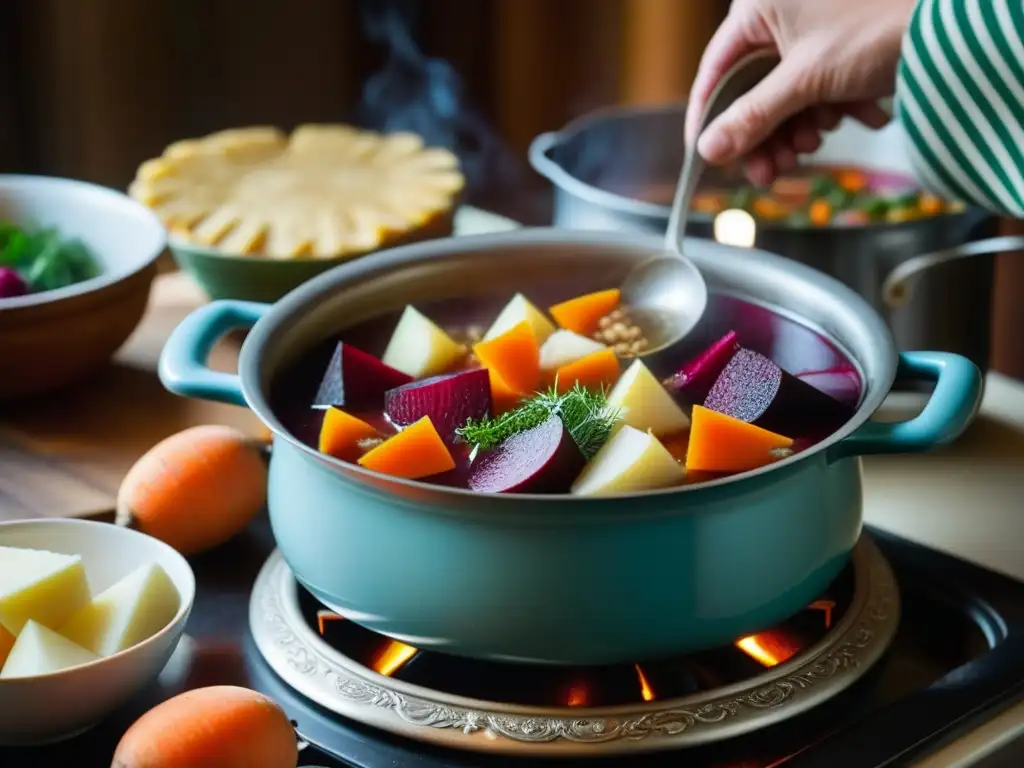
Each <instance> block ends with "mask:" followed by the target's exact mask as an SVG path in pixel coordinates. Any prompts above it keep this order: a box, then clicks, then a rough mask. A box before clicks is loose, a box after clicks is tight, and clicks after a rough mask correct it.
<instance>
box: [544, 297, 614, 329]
mask: <svg viewBox="0 0 1024 768" xmlns="http://www.w3.org/2000/svg"><path fill="white" fill-rule="evenodd" d="M621 298H622V297H621V296H620V295H619V289H618V288H612V289H610V290H607V291H598V292H597V293H588V294H586V295H585V296H577V297H576V298H575V299H569V300H568V301H563V302H562V303H561V304H555V306H553V307H549V308H548V312H549V313H550V314H551V316H552V317H553V318H555V322H556V323H558V324H559V325H560V326H561V327H562V328H564V329H565V330H567V331H572V332H573V333H578V334H580V336H591V335H592V334H593V333H594V331H596V330H597V324H598V322H599V321H600V320H601V318H602V317H604V316H605V315H607V314H608V313H609V312H611V311H612V310H614V309H615V308H616V307H617V306H619V301H620V300H621Z"/></svg>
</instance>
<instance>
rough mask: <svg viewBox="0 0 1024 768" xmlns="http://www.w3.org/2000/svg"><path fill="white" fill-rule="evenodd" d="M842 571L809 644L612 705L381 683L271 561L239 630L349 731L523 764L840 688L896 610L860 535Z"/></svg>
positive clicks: (759, 718)
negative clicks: (830, 620) (845, 577)
mask: <svg viewBox="0 0 1024 768" xmlns="http://www.w3.org/2000/svg"><path fill="white" fill-rule="evenodd" d="M852 568H853V594H852V598H851V600H850V603H849V606H848V607H847V609H846V610H845V611H844V612H843V614H842V616H841V617H840V618H839V619H838V621H837V622H836V623H835V625H834V626H832V627H831V629H830V630H829V631H828V632H827V634H825V636H824V637H823V638H822V639H820V640H818V642H816V643H815V644H813V645H811V646H810V647H808V648H806V649H804V650H801V651H799V652H798V653H796V655H794V656H792V657H791V658H789V659H787V660H786V661H783V662H782V663H779V664H777V665H775V666H771V667H769V668H766V669H764V670H763V671H760V672H759V673H758V674H756V675H755V676H753V677H750V678H748V679H746V680H744V681H743V682H740V683H734V684H730V685H726V686H724V687H720V688H714V689H712V690H705V691H700V692H697V693H693V694H690V695H685V696H679V697H674V698H666V699H664V700H657V699H655V700H654V701H647V702H643V701H642V702H639V703H631V704H628V705H622V706H618V705H615V706H603V707H589V708H588V707H575V706H565V707H551V706H525V705H522V704H507V703H503V702H499V701H487V700H483V699H473V698H467V697H464V696H459V695H455V694H451V693H446V692H443V691H438V690H433V689H431V688H428V687H425V686H421V685H415V684H411V683H409V682H408V681H404V680H399V679H395V678H392V677H389V676H387V675H384V674H380V673H378V672H376V671H374V670H373V669H371V668H369V667H367V666H365V665H364V664H362V663H360V662H359V661H356V660H355V659H353V658H351V657H349V656H346V655H345V654H343V653H341V652H339V651H337V650H336V649H334V648H333V647H332V646H331V645H329V644H328V642H326V641H325V640H324V639H323V638H322V637H321V636H320V635H319V634H318V633H317V631H316V630H315V629H314V628H313V627H312V626H310V624H309V623H308V620H307V618H306V617H305V616H304V614H303V610H302V607H301V606H300V598H299V587H298V586H297V584H296V582H295V579H294V578H293V576H292V574H291V571H290V570H289V569H288V566H287V565H286V563H285V561H284V559H283V558H282V557H281V555H280V553H279V552H275V553H274V554H272V555H271V557H270V558H269V559H268V560H267V562H266V564H265V565H264V566H263V569H262V570H261V572H260V574H259V577H258V578H257V580H256V584H255V586H254V588H253V592H252V597H251V600H250V606H249V622H250V626H251V629H252V634H253V638H254V640H255V643H256V646H257V647H258V649H259V651H260V653H261V654H262V655H263V657H264V658H265V659H266V661H267V662H268V664H269V665H270V667H271V668H272V669H273V670H274V671H275V672H276V673H277V674H278V675H279V676H280V677H281V678H282V679H283V680H284V681H285V682H286V683H287V684H288V685H290V686H292V687H293V688H294V689H295V690H297V691H298V692H299V693H301V694H302V695H304V696H306V697H307V698H309V699H311V700H312V701H313V702H315V703H316V704H318V705H320V706H321V707H324V708H326V709H327V710H329V711H331V712H334V713H337V714H338V715H341V716H343V717H346V718H350V719H352V720H355V721H357V722H360V723H363V724H366V725H371V726H374V727H377V728H380V729H383V730H385V731H388V732H391V733H394V734H399V735H402V736H406V737H409V738H413V739H417V740H420V741H423V742H428V743H432V744H436V745H440V746H444V747H450V748H458V749H470V750H479V751H486V752H496V753H506V754H517V755H524V756H525V755H547V756H560V755H561V756H570V755H575V756H581V755H599V754H601V755H604V754H623V753H629V752H645V751H655V750H667V749H678V748H682V747H687V746H695V745H698V744H704V743H708V742H713V741H719V740H723V739H728V738H732V737H734V736H738V735H740V734H743V733H748V732H751V731H754V730H756V729H760V728H764V727H766V726H768V725H771V724H773V723H776V722H779V721H781V720H784V719H787V718H790V717H793V716H794V715H797V714H799V713H801V712H804V711H806V710H808V709H810V708H811V707H814V706H816V705H818V704H820V703H822V702H824V701H825V700H827V699H829V698H831V697H833V696H835V695H837V694H838V693H840V692H842V691H843V690H845V689H847V688H848V687H850V686H851V685H852V684H853V683H854V682H856V681H857V680H858V679H859V678H860V677H862V676H863V675H864V674H865V673H866V672H867V671H868V670H869V669H870V668H871V666H872V665H873V664H874V663H875V662H876V661H877V660H878V659H879V658H881V656H882V655H883V653H884V652H885V651H886V649H887V648H888V646H889V643H890V641H891V640H892V638H893V637H894V636H895V633H896V628H897V625H898V623H899V611H900V607H899V593H898V589H897V586H896V582H895V578H894V576H893V573H892V570H891V569H890V567H889V565H888V563H887V562H886V560H885V558H884V557H883V556H882V554H881V553H880V552H879V550H878V549H877V547H876V546H875V545H874V544H873V543H872V542H871V541H870V539H868V538H867V537H866V536H865V537H863V538H862V540H861V542H860V544H859V545H858V546H857V549H856V550H855V552H854V555H853V559H852ZM410 650H411V649H410Z"/></svg>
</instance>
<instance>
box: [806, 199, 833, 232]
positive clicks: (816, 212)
mask: <svg viewBox="0 0 1024 768" xmlns="http://www.w3.org/2000/svg"><path fill="white" fill-rule="evenodd" d="M807 217H808V218H809V219H810V220H811V224H814V225H816V226H819V227H823V226H825V225H826V224H828V222H829V220H830V219H831V218H832V208H831V206H829V204H828V200H815V201H814V202H813V203H811V207H810V208H808V209H807Z"/></svg>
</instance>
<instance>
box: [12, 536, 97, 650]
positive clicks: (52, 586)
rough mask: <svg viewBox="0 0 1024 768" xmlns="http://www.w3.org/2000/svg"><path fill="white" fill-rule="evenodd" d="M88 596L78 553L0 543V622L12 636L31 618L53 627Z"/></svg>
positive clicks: (86, 583)
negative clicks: (47, 550) (21, 547)
mask: <svg viewBox="0 0 1024 768" xmlns="http://www.w3.org/2000/svg"><path fill="white" fill-rule="evenodd" d="M89 597H90V595H89V583H88V581H86V578H85V567H84V566H83V565H82V558H80V557H78V556H77V555H62V554H58V553H56V552H44V551H42V550H38V549H16V548H14V547H0V625H3V626H4V628H5V629H7V631H8V632H10V633H11V634H12V635H14V636H15V637H17V636H18V633H20V632H21V628H22V627H24V626H25V623H26V622H27V621H29V620H30V619H32V620H34V621H37V622H39V623H40V624H42V625H43V626H46V627H49V628H51V629H55V628H56V627H58V626H60V624H61V623H62V622H63V621H64V620H65V619H66V618H67V617H68V616H70V615H71V614H72V613H74V612H75V611H77V610H78V609H79V608H81V607H82V606H84V605H86V604H88V602H89Z"/></svg>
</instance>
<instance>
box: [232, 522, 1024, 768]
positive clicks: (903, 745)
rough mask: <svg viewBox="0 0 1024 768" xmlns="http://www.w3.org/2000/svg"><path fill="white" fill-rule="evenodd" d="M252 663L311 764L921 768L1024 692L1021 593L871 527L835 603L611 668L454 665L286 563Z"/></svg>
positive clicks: (273, 587) (255, 630)
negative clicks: (319, 592)
mask: <svg viewBox="0 0 1024 768" xmlns="http://www.w3.org/2000/svg"><path fill="white" fill-rule="evenodd" d="M249 619H250V627H251V634H250V635H249V636H248V637H247V639H246V654H245V658H246V660H247V671H248V674H249V676H250V677H251V679H252V682H253V683H254V685H255V687H257V688H260V689H261V690H263V691H265V692H266V693H268V694H269V695H271V696H273V697H274V698H275V699H276V700H277V701H279V702H280V703H281V704H282V705H283V706H284V707H285V709H286V710H287V711H288V712H289V714H290V715H291V717H292V718H293V719H294V721H295V723H296V728H297V731H298V732H299V733H300V735H301V736H302V738H303V739H304V740H305V741H306V742H307V743H308V745H309V746H308V747H306V749H305V750H304V753H303V754H304V756H303V762H304V763H305V764H317V765H341V766H360V767H362V766H366V767H367V768H370V767H373V768H376V767H377V766H391V767H392V768H407V767H408V768H412V766H416V768H433V767H434V766H482V767H486V766H515V765H518V764H524V765H525V764H527V763H530V764H534V763H536V760H537V758H540V757H549V758H558V759H559V760H558V762H564V761H570V762H578V763H585V764H587V765H592V766H605V765H607V766H612V765H626V764H637V762H638V760H642V764H643V765H645V766H658V765H665V766H668V765H672V766H678V765H680V762H681V761H683V760H685V764H686V765H687V766H688V767H689V766H709V767H711V766H713V767H714V768H770V767H774V766H785V768H808V767H812V766H819V765H820V766H829V767H830V768H836V767H837V766H847V765H848V766H858V767H859V766H865V767H867V766H871V767H873V766H884V765H908V764H911V763H912V762H913V761H914V760H916V759H919V758H921V757H922V756H924V755H927V754H929V753H933V752H935V750H936V749H938V748H940V747H942V746H943V745H944V744H946V743H947V742H949V740H950V739H953V738H955V737H957V736H958V735H960V734H962V733H964V732H965V731H967V730H969V729H971V728H973V727H974V726H976V725H977V724H978V722H980V721H983V720H985V719H988V718H990V717H991V716H992V715H993V714H994V713H995V712H997V711H998V710H999V709H1001V708H1003V707H1005V706H1007V705H1008V704H1010V703H1013V702H1014V701H1015V700H1016V699H1017V697H1018V696H1019V695H1020V693H1021V690H1022V686H1024V585H1021V584H1019V583H1017V582H1014V581H1012V580H1009V579H1006V578H1004V577H1001V576H999V575H997V574H994V573H991V572H989V571H985V570H983V569H981V568H977V567H975V566H972V565H970V564H967V563H965V562H963V561H960V560H956V559H954V558H951V557H948V556H946V555H943V554H941V553H939V552H936V551H934V550H929V549H927V548H924V547H921V546H918V545H915V544H912V543H909V542H907V541H905V540H902V539H899V538H897V537H893V536H891V535H888V534H884V533H881V532H879V531H872V530H870V529H869V530H867V531H866V532H865V535H864V537H863V539H862V541H861V543H860V545H859V546H858V548H857V550H856V552H855V553H854V557H853V558H852V561H851V563H850V565H849V566H848V567H847V569H846V570H845V571H844V572H843V573H842V574H841V575H840V576H839V577H838V578H837V579H836V581H835V582H834V583H833V584H832V585H831V586H830V588H829V589H828V590H827V591H826V593H825V594H823V595H821V596H820V598H819V599H818V600H816V601H815V602H814V603H812V604H811V605H809V606H808V607H807V609H806V610H805V611H803V612H802V613H801V614H799V615H797V616H795V617H793V618H792V619H790V620H788V621H786V622H784V623H783V624H781V625H779V626H778V627H774V628H772V629H770V630H766V631H764V632H761V633H758V634H757V635H752V636H750V637H745V638H738V639H737V641H736V642H735V643H734V644H732V645H730V646H728V647H725V648H719V649H716V650H712V651H708V652H702V653H699V654H693V655H689V656H685V657H682V658H677V659H662V660H655V661H650V662H643V661H638V662H637V663H635V664H626V665H621V666H614V667H601V668H586V669H582V668H561V667H538V666H523V665H517V664H498V663H492V662H483V661H475V660H467V659H459V658H455V657H450V656H446V655H443V654H438V653H430V652H426V651H418V650H417V649H415V648H412V647H410V646H407V645H404V644H402V643H399V642H396V641H393V640H390V639H388V638H386V637H382V636H380V635H376V634H374V633H373V632H370V631H369V630H366V629H364V628H362V627H360V626H359V625H357V624H355V623H353V622H351V621H347V620H345V619H343V618H342V617H340V616H338V615H337V614H335V613H334V612H332V611H330V610H328V609H326V608H325V607H323V606H322V605H319V604H318V603H317V602H316V600H315V599H313V598H312V597H311V596H310V595H309V594H308V593H306V592H305V591H304V590H303V589H302V588H301V587H299V586H298V585H296V583H295V580H294V579H293V578H292V576H291V573H290V571H289V570H288V567H287V565H286V564H285V562H284V560H283V559H282V558H281V557H280V555H279V554H277V553H275V554H273V555H272V556H271V557H270V558H269V559H268V561H267V562H266V564H265V565H264V566H263V568H262V570H261V572H260V574H259V576H258V578H257V580H256V583H255V587H254V589H253V592H252V597H251V599H250V613H249Z"/></svg>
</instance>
